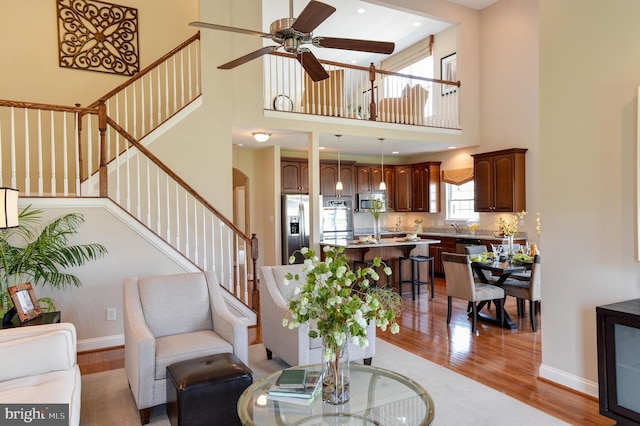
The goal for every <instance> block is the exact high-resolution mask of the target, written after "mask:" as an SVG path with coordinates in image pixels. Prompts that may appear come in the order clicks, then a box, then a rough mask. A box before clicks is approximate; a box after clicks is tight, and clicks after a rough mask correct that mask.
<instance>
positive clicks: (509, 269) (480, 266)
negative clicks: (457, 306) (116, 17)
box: [471, 259, 527, 330]
mask: <svg viewBox="0 0 640 426" xmlns="http://www.w3.org/2000/svg"><path fill="white" fill-rule="evenodd" d="M471 268H472V269H473V270H474V272H475V273H476V275H477V276H478V278H479V279H480V281H481V282H483V283H485V284H490V285H496V286H498V287H502V284H504V282H505V281H506V280H507V279H508V278H509V276H511V274H513V273H515V272H523V271H525V270H526V269H527V268H526V266H525V264H523V263H519V262H518V263H516V262H512V261H509V260H504V261H503V260H491V259H489V260H484V261H483V260H476V261H473V260H472V262H471ZM487 303H488V301H482V302H480V303H478V305H477V311H478V320H480V321H484V322H487V323H490V324H495V325H499V326H501V327H503V328H507V329H510V330H517V329H518V324H516V323H515V322H514V321H513V320H512V319H511V317H510V316H509V314H508V313H507V311H506V310H505V311H504V312H503V315H502V323H500V320H499V319H498V318H496V317H495V316H492V315H490V314H489V313H487V312H482V309H483V308H484V307H485V306H487Z"/></svg>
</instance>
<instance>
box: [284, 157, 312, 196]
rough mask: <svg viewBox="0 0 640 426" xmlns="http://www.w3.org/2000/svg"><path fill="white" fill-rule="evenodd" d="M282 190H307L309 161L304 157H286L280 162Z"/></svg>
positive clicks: (301, 191)
mask: <svg viewBox="0 0 640 426" xmlns="http://www.w3.org/2000/svg"><path fill="white" fill-rule="evenodd" d="M280 177H281V183H282V192H285V193H296V194H297V193H304V192H309V163H308V162H307V160H306V159H286V160H282V161H281V162H280Z"/></svg>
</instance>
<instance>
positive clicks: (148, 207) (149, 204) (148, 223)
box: [138, 153, 151, 228]
mask: <svg viewBox="0 0 640 426" xmlns="http://www.w3.org/2000/svg"><path fill="white" fill-rule="evenodd" d="M138 157H140V153H138ZM146 162H147V226H148V227H149V228H151V173H150V170H149V168H150V167H151V161H149V159H148V158H147V160H146Z"/></svg>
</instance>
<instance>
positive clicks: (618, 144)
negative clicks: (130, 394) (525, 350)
mask: <svg viewBox="0 0 640 426" xmlns="http://www.w3.org/2000/svg"><path fill="white" fill-rule="evenodd" d="M638 16H640V3H639V2H637V1H635V0H618V1H615V2H606V3H604V2H601V1H598V0H564V1H561V2H559V1H556V0H540V181H541V188H543V189H542V190H541V194H540V202H541V211H542V212H543V214H544V216H543V221H544V222H543V226H544V229H543V233H542V236H541V239H542V247H543V254H544V275H543V290H542V298H543V304H542V307H543V308H542V309H543V312H542V324H543V327H542V329H543V334H542V339H543V340H542V350H543V353H542V360H543V366H542V368H541V370H540V373H541V376H542V377H546V378H550V379H551V380H554V381H559V382H561V383H562V382H566V383H568V385H569V386H572V387H578V386H580V385H582V386H583V387H584V388H586V389H587V390H591V391H594V388H593V385H594V384H595V382H596V381H597V359H596V324H595V318H596V313H595V307H596V306H598V305H602V304H607V303H611V302H617V301H622V300H627V299H635V298H638V297H640V265H639V264H638V262H637V261H636V260H635V259H636V255H637V252H636V241H635V234H636V229H637V228H636V227H637V224H636V222H635V215H636V212H637V208H638V207H637V202H638V200H637V199H636V195H635V194H636V193H635V191H636V187H637V185H638V180H637V167H636V162H635V158H636V152H637V147H636V125H637V123H636V121H637V120H636V113H637V107H636V103H637V87H638V84H639V83H640V56H639V55H636V54H634V52H635V51H636V50H637V46H638V45H640V32H639V31H638V22H637V17H638Z"/></svg>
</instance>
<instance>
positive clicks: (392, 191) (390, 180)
mask: <svg viewBox="0 0 640 426" xmlns="http://www.w3.org/2000/svg"><path fill="white" fill-rule="evenodd" d="M395 176H396V174H395V170H394V167H393V166H389V167H387V166H384V183H385V184H386V185H387V208H388V209H389V210H392V211H394V210H396V186H395ZM378 187H379V186H378Z"/></svg>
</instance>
